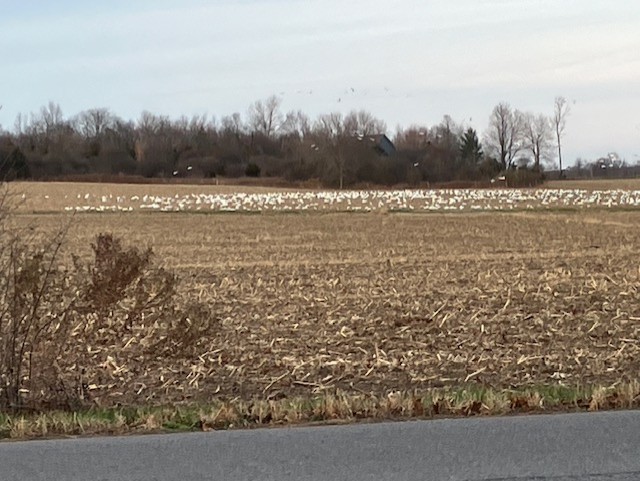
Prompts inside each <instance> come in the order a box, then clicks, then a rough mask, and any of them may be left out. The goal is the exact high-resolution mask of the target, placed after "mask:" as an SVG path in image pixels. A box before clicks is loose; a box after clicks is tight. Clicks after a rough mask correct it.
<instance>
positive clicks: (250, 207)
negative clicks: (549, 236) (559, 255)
mask: <svg viewBox="0 0 640 481" xmlns="http://www.w3.org/2000/svg"><path fill="white" fill-rule="evenodd" d="M616 182H617V184H615V183H614V184H611V183H605V184H602V183H598V181H595V182H591V181H585V182H582V183H575V182H573V183H571V182H569V183H568V184H567V183H564V184H563V183H559V184H557V185H559V186H566V187H563V188H553V187H552V186H553V185H556V184H553V183H552V184H550V185H549V186H546V187H545V188H538V189H504V188H494V189H416V190H351V191H349V190H346V191H332V190H325V191H321V190H299V189H298V190H296V189H271V188H266V187H253V186H251V187H234V186H230V185H220V186H215V185H204V186H203V185H184V184H177V185H127V184H86V183H21V184H16V186H15V189H16V191H17V192H20V193H21V194H22V198H21V199H18V200H19V201H20V203H19V207H20V210H21V211H23V212H36V213H38V212H40V213H46V212H58V211H65V212H132V211H144V212H254V213H255V212H279V211H288V212H289V211H291V212H333V211H340V212H376V211H404V212H470V211H485V210H497V211H509V210H540V209H583V208H587V209H591V208H607V209H611V208H621V209H628V208H632V209H633V208H640V185H636V184H637V183H635V182H634V181H626V180H621V181H616ZM598 185H602V186H603V187H604V186H606V185H618V188H597V186H598ZM569 186H573V187H572V188H569ZM633 186H635V189H634V188H631V187H633Z"/></svg>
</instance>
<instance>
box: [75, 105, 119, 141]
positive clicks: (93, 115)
mask: <svg viewBox="0 0 640 481" xmlns="http://www.w3.org/2000/svg"><path fill="white" fill-rule="evenodd" d="M116 120H117V119H116V117H115V116H114V115H113V114H112V113H111V112H109V109H106V108H97V109H89V110H85V111H84V112H80V113H79V114H78V115H77V117H76V118H75V124H76V128H77V129H78V131H79V133H80V134H81V135H82V136H83V137H84V138H85V139H91V140H95V139H97V138H99V137H101V136H102V134H104V132H105V131H106V130H107V129H109V128H111V127H113V125H114V123H115V121H116Z"/></svg>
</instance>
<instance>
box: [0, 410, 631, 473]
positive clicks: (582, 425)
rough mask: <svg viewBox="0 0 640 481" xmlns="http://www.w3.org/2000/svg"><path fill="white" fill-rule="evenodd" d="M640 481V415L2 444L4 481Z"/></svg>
mask: <svg viewBox="0 0 640 481" xmlns="http://www.w3.org/2000/svg"><path fill="white" fill-rule="evenodd" d="M512 479H513V480H515V479H517V480H519V481H524V480H527V481H532V480H536V481H541V480H554V481H569V480H571V481H577V480H590V481H630V480H639V479H640V411H635V412H633V411H632V412H608V413H587V414H556V415H544V416H542V415H536V416H519V417H503V418H471V419H456V420H436V421H419V422H398V423H384V424H359V425H351V426H323V427H304V428H289V429H260V430H249V431H224V432H223V431H218V432H211V433H190V434H175V435H173V434H172V435H148V436H132V437H111V438H108V437H107V438H86V439H66V440H51V441H31V442H3V443H0V480H2V481H13V480H16V481H18V480H20V481H29V480H61V481H62V480H69V481H72V480H79V481H80V480H82V481H87V480H92V481H107V480H108V481H111V480H118V481H121V480H131V481H150V480H154V481H155V480H157V481H196V480H198V481H200V480H221V481H235V480H238V481H239V480H242V481H246V480H260V481H268V480H274V481H275V480H277V481H285V480H296V481H304V480H313V481H318V480H331V481H338V480H355V481H360V480H394V481H397V480H438V481H441V480H500V481H506V480H512Z"/></svg>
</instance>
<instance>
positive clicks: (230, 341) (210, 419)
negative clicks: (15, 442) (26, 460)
mask: <svg viewBox="0 0 640 481" xmlns="http://www.w3.org/2000/svg"><path fill="white" fill-rule="evenodd" d="M23 220H24V221H25V222H26V221H27V220H33V217H29V216H25V217H24V219H23ZM39 220H41V222H40V225H41V228H42V229H46V227H47V224H50V225H53V224H54V223H55V222H59V218H58V217H56V216H42V217H40V218H39ZM76 221H77V222H76V223H75V226H73V227H72V228H71V230H70V232H69V234H68V238H69V239H70V246H69V248H70V251H71V252H73V253H74V254H75V255H76V256H78V259H81V260H82V259H90V258H91V256H92V254H93V253H92V251H91V250H90V249H88V248H87V246H90V244H91V241H92V239H93V238H94V237H95V235H96V234H97V233H99V232H101V231H103V230H105V229H107V230H109V231H112V232H113V233H114V236H115V237H123V238H125V239H127V241H128V242H130V243H131V244H134V245H152V246H153V250H154V253H155V258H156V261H157V262H158V264H160V265H161V266H162V268H163V269H166V272H172V273H175V274H176V276H177V278H179V279H180V280H181V281H180V282H179V283H178V282H176V283H175V284H172V287H171V289H174V290H175V299H177V301H176V302H177V304H178V305H176V306H174V307H172V309H173V310H172V311H170V312H172V313H178V312H179V313H180V314H179V315H175V316H172V315H169V316H167V315H160V314H158V313H159V312H160V311H162V309H160V311H158V309H157V308H158V306H150V308H149V309H147V310H146V311H145V312H144V313H143V314H144V315H142V313H139V314H138V315H137V317H135V319H133V320H132V322H130V323H127V324H117V323H116V324H114V323H113V321H112V320H113V319H114V317H113V315H112V314H113V311H110V310H109V309H107V310H106V311H104V312H103V313H100V312H97V311H96V312H94V314H92V316H88V317H85V318H83V319H82V322H81V323H78V324H76V325H75V326H74V327H73V336H72V340H71V341H70V343H69V346H68V349H67V350H66V352H65V353H64V355H63V356H61V357H60V359H58V360H57V362H58V364H59V366H60V369H62V370H66V371H65V372H66V373H67V375H68V376H69V377H72V376H78V375H81V376H82V385H83V386H85V389H84V390H83V398H82V403H83V405H84V406H87V407H93V408H94V409H112V408H113V409H116V410H118V409H123V408H122V407H123V406H125V407H126V406H148V407H149V411H143V412H140V413H139V415H137V416H130V418H127V417H126V416H123V415H122V414H117V413H116V414H117V415H116V414H114V415H113V416H115V417H114V418H113V419H114V421H113V422H112V423H111V424H110V425H114V423H115V424H118V426H119V427H118V428H117V429H118V430H124V431H127V430H137V429H162V428H165V429H166V428H171V427H172V426H186V427H188V428H195V429H217V428H221V427H230V426H232V427H233V426H245V425H258V424H272V423H298V422H313V421H320V420H323V421H326V420H339V419H347V420H349V419H362V418H389V417H421V416H434V415H451V414H462V415H473V414H489V413H505V412H509V411H514V410H515V411H537V410H545V409H560V408H565V409H566V408H570V409H603V408H619V407H632V406H637V405H638V404H639V401H640V398H639V394H640V389H639V387H638V384H637V382H636V379H637V373H638V368H639V367H640V356H639V354H640V336H639V334H640V307H639V306H640V304H639V302H638V300H639V293H638V287H639V286H640V268H639V264H638V246H640V229H638V228H637V226H638V225H640V212H635V211H633V212H589V213H586V212H572V213H562V212H560V213H558V212H555V213H553V212H549V213H544V214H540V213H530V214H529V213H520V214H498V213H491V214H489V213H487V214H474V215H471V214H469V215H466V214H458V215H455V216H447V215H427V216H425V215H400V214H395V215H385V214H376V215H373V214H371V215H356V216H354V215H348V214H327V215H297V216H284V215H262V216H242V215H227V216H201V215H200V216H199V215H189V214H166V215H144V214H129V215H100V216H96V215H86V216H82V215H79V216H77V218H76ZM94 250H95V248H94ZM139 254H140V255H141V256H142V257H143V258H144V251H140V252H139ZM154 285H156V286H161V285H163V284H162V283H160V284H154ZM159 289H161V287H160V288H159ZM154 295H155V291H154V292H153V293H150V292H147V293H146V297H145V299H147V300H148V299H152V298H153V296H154ZM116 297H117V296H116ZM128 302H131V303H133V304H132V305H133V306H135V305H136V304H135V302H137V301H136V297H135V292H134V291H132V294H131V296H129V301H128ZM116 306H117V308H118V309H123V308H124V307H126V306H124V305H123V304H122V303H121V302H120V303H118V302H116ZM128 309H129V310H131V311H132V312H135V309H134V308H133V307H131V305H130V306H129V307H128ZM127 312H128V311H127ZM166 312H169V311H166ZM166 312H165V314H166ZM110 319H111V321H110ZM110 323H111V324H110ZM88 333H93V334H88ZM79 373H81V374H79ZM170 404H173V405H174V407H172V408H166V407H162V406H167V405H170ZM153 406H155V408H154V409H155V410H153V409H151V407H153ZM175 406H178V407H175ZM179 406H202V407H198V408H197V409H196V408H193V407H192V408H189V409H191V410H192V412H191V414H190V415H189V416H188V418H189V420H188V421H184V420H183V421H181V420H180V419H178V420H176V416H178V414H179V412H180V408H179ZM184 409H187V408H186V407H185V408H184ZM176 413H178V414H176ZM43 416H45V415H43ZM117 416H123V417H117ZM178 417H179V416H178ZM33 419H34V418H28V419H27V421H24V422H26V423H27V424H28V425H29V426H31V427H29V428H27V427H26V426H23V428H24V429H25V430H26V431H28V432H31V433H34V432H35V433H37V432H38V429H40V434H43V433H44V434H46V432H51V426H52V425H55V422H54V421H52V420H48V419H46V418H43V419H41V420H40V421H39V423H40V424H39V425H38V426H40V428H35V427H33V426H35V425H34V424H33V423H34V422H35V421H34V420H33ZM118 420H119V421H118ZM18 421H19V419H17V418H12V421H11V422H12V423H13V424H11V426H10V427H9V428H6V429H9V430H10V431H11V430H19V429H20V427H19V423H18V424H15V423H16V422H18ZM7 422H8V421H7ZM96 422H97V421H96ZM29 423H31V424H29ZM43 423H44V424H43ZM52 423H53V424H52ZM98 424H99V423H98ZM43 425H46V426H47V427H46V428H42V426H43ZM70 425H71V426H75V427H74V428H73V429H71V431H72V432H75V431H77V430H78V429H80V428H78V423H75V424H74V423H73V422H71V424H70ZM85 425H87V426H88V425H90V423H88V422H87V423H85ZM145 426H146V428H145ZM92 429H94V428H91V427H86V429H85V431H86V432H92ZM95 429H98V428H95ZM98 430H99V429H98ZM11 432H13V431H11Z"/></svg>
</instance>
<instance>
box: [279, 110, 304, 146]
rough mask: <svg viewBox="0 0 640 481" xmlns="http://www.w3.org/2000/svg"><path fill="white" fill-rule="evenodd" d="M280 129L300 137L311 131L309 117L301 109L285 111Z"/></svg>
mask: <svg viewBox="0 0 640 481" xmlns="http://www.w3.org/2000/svg"><path fill="white" fill-rule="evenodd" d="M280 130H281V131H282V132H283V133H285V134H287V135H294V136H296V137H298V138H300V139H302V138H304V137H305V136H306V135H308V134H309V132H310V131H311V124H310V122H309V117H308V116H307V114H305V113H304V112H302V111H301V110H298V111H293V110H292V111H290V112H287V115H286V116H285V118H284V122H283V123H282V126H281V127H280Z"/></svg>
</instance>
